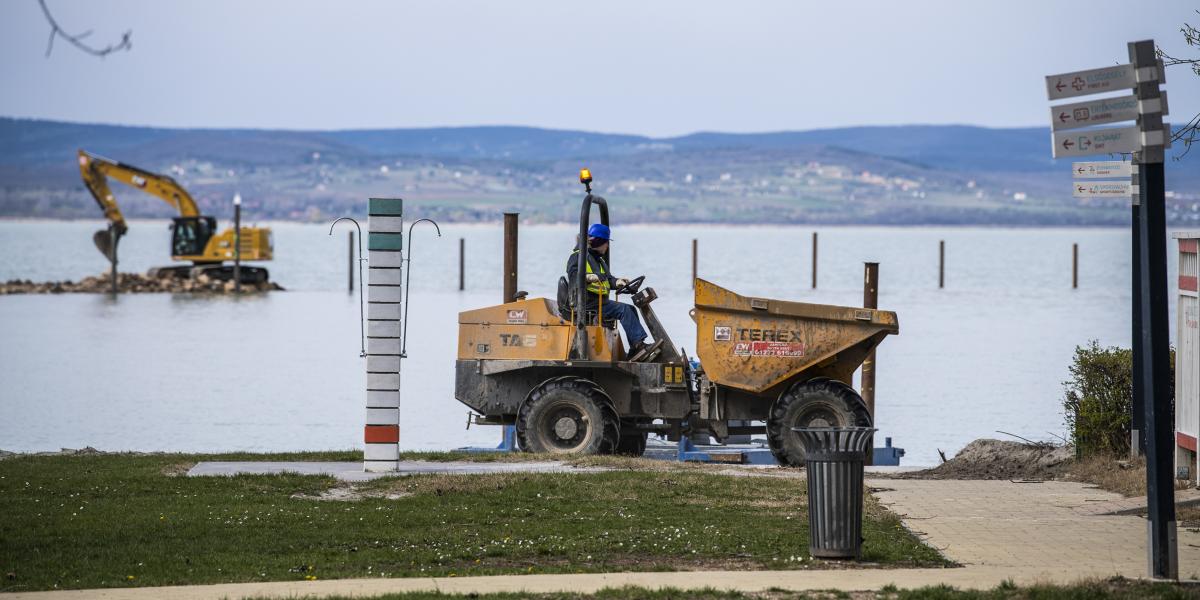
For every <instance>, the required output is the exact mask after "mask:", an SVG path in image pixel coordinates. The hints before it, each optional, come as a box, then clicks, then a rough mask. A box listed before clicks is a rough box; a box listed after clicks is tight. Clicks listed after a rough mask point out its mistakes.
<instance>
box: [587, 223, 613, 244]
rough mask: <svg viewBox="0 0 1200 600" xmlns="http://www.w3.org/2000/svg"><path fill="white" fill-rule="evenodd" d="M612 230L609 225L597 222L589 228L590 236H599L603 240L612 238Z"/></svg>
mask: <svg viewBox="0 0 1200 600" xmlns="http://www.w3.org/2000/svg"><path fill="white" fill-rule="evenodd" d="M611 235H612V232H611V231H609V229H608V225H604V224H601V223H596V224H594V225H592V226H591V227H589V228H588V237H592V238H598V239H602V240H611V239H612V237H610V236H611Z"/></svg>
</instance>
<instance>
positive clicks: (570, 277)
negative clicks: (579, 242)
mask: <svg viewBox="0 0 1200 600" xmlns="http://www.w3.org/2000/svg"><path fill="white" fill-rule="evenodd" d="M578 270H579V255H578V254H572V255H571V257H570V258H568V259H567V281H569V282H572V283H574V282H575V272H576V271H578Z"/></svg>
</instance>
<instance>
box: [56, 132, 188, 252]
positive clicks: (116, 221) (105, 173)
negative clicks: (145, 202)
mask: <svg viewBox="0 0 1200 600" xmlns="http://www.w3.org/2000/svg"><path fill="white" fill-rule="evenodd" d="M79 174H80V176H82V177H83V184H84V185H86V186H87V189H88V191H89V192H91V193H92V198H94V199H95V200H96V204H98V205H100V210H103V211H104V218H105V219H108V229H107V230H102V231H97V232H96V234H95V235H94V236H93V237H92V240H93V241H94V242H95V243H96V248H98V249H99V250H100V253H101V254H103V255H104V256H105V257H107V258H108V259H109V260H110V261H112V262H113V263H116V250H117V243H118V242H119V241H120V239H121V236H123V235H125V232H126V230H128V228H129V227H128V225H126V223H125V216H124V215H122V214H121V208H120V207H119V206H118V205H117V199H116V196H114V195H113V193H112V189H110V188H109V186H108V180H109V179H110V178H111V179H115V180H117V181H120V182H121V183H124V184H126V185H128V186H130V187H133V188H137V189H139V190H141V191H143V192H146V193H147V194H150V195H151V196H154V197H156V198H159V199H161V200H162V201H164V202H166V203H167V204H170V205H171V206H173V207H175V209H176V210H178V211H179V215H180V216H183V217H195V216H198V215H199V214H200V211H199V210H198V209H197V208H196V201H195V200H192V197H191V195H189V194H188V193H187V190H185V189H183V186H181V185H179V183H178V182H176V181H175V180H174V179H171V178H170V177H168V176H166V175H159V174H158V173H151V172H150V171H147V170H145V169H139V168H137V167H134V166H132V165H127V164H124V163H120V162H117V161H115V160H111V159H107V158H104V157H103V156H99V155H96V154H92V153H90V152H88V151H86V150H80V151H79Z"/></svg>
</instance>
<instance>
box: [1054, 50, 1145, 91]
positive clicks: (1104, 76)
mask: <svg viewBox="0 0 1200 600" xmlns="http://www.w3.org/2000/svg"><path fill="white" fill-rule="evenodd" d="M1161 75H1162V62H1161V61H1157V60H1155V61H1154V62H1153V63H1151V64H1150V65H1147V66H1145V67H1142V68H1134V65H1133V64H1124V65H1114V66H1111V67H1102V68H1099V69H1088V70H1086V71H1075V72H1073V73H1062V74H1061V75H1048V76H1047V77H1046V95H1047V96H1049V98H1050V99H1051V100H1061V99H1063V98H1074V97H1075V96H1089V95H1091V94H1103V93H1106V92H1120V91H1123V90H1128V89H1131V88H1133V87H1135V86H1136V85H1137V84H1138V83H1139V82H1142V81H1159V80H1161V79H1162V77H1161Z"/></svg>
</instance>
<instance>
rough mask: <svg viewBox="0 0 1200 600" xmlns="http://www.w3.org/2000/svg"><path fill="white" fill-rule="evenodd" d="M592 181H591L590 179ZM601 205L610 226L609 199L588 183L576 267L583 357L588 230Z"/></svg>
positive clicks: (578, 332)
mask: <svg viewBox="0 0 1200 600" xmlns="http://www.w3.org/2000/svg"><path fill="white" fill-rule="evenodd" d="M589 183H590V181H589ZM593 204H595V205H598V206H599V207H600V223H602V224H603V225H605V226H606V227H607V226H608V201H606V200H605V199H604V198H603V197H601V196H597V195H595V194H592V191H591V185H588V194H587V196H585V197H584V198H583V207H582V208H581V209H580V211H579V260H580V262H579V268H577V269H575V353H576V355H577V356H578V357H579V358H581V359H586V358H587V356H588V351H587V346H588V338H587V311H586V310H585V309H584V307H585V306H587V262H586V261H587V259H588V254H587V253H588V252H590V251H591V250H590V249H589V248H588V243H587V232H588V227H589V226H590V225H591V218H592V205H593ZM610 251H611V248H610V249H609V250H606V251H605V252H604V262H605V263H609V259H608V256H609V252H610ZM610 266H611V265H610Z"/></svg>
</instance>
